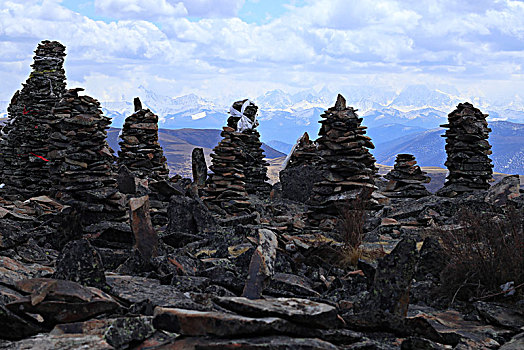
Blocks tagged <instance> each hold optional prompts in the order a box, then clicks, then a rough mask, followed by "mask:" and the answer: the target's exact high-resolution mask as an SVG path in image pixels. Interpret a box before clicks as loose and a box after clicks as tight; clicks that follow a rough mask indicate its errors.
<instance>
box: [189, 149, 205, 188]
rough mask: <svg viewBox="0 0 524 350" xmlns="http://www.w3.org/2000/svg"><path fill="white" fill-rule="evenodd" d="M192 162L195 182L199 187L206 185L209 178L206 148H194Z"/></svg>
mask: <svg viewBox="0 0 524 350" xmlns="http://www.w3.org/2000/svg"><path fill="white" fill-rule="evenodd" d="M191 164H192V168H193V182H194V183H196V185H197V186H198V187H199V188H202V187H204V186H205V185H206V180H207V164H206V158H205V157H204V149H202V148H193V152H192V153H191Z"/></svg>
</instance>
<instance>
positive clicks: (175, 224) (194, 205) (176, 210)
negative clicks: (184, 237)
mask: <svg viewBox="0 0 524 350" xmlns="http://www.w3.org/2000/svg"><path fill="white" fill-rule="evenodd" d="M167 213H168V217H169V224H168V226H167V229H166V233H167V234H174V233H177V232H181V233H184V234H187V233H189V234H194V235H196V234H202V233H208V232H211V231H212V230H213V229H214V228H215V226H216V222H215V219H214V218H213V216H212V215H211V213H210V212H209V210H208V209H207V208H206V206H205V205H204V204H203V203H202V202H201V201H200V200H197V199H192V198H189V197H183V196H173V197H172V198H171V201H170V202H169V207H168V209H167Z"/></svg>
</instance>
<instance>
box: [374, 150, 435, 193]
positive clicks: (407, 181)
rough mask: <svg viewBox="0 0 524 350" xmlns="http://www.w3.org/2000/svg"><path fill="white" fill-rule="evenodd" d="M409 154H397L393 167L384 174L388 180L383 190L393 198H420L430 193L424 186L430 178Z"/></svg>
mask: <svg viewBox="0 0 524 350" xmlns="http://www.w3.org/2000/svg"><path fill="white" fill-rule="evenodd" d="M416 163H417V161H416V160H415V157H414V156H413V155H411V154H398V155H397V158H396V160H395V165H394V167H393V169H392V170H391V171H390V172H389V173H387V174H386V176H384V177H385V178H386V179H388V180H389V182H388V184H387V185H386V189H385V191H384V192H383V193H384V194H385V195H386V196H388V197H393V198H420V197H425V196H429V195H430V194H431V193H430V192H429V191H428V190H427V189H426V187H424V185H423V184H424V183H429V182H430V181H431V178H430V177H429V176H426V173H425V172H423V171H422V170H421V169H420V167H419V166H418V165H415V164H416Z"/></svg>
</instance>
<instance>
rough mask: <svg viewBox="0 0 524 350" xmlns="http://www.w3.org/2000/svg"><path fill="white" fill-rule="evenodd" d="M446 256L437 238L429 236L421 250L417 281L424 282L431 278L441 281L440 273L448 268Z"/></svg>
mask: <svg viewBox="0 0 524 350" xmlns="http://www.w3.org/2000/svg"><path fill="white" fill-rule="evenodd" d="M446 263H447V261H446V255H445V254H444V250H443V249H442V247H441V246H440V243H439V241H438V239H437V238H435V237H433V236H429V237H427V238H426V239H424V243H423V244H422V248H421V249H420V259H419V261H418V263H417V268H416V272H415V276H414V277H415V279H416V280H417V281H423V280H425V279H427V278H428V275H429V277H431V278H433V279H435V280H439V279H440V273H441V272H442V270H444V268H445V267H446Z"/></svg>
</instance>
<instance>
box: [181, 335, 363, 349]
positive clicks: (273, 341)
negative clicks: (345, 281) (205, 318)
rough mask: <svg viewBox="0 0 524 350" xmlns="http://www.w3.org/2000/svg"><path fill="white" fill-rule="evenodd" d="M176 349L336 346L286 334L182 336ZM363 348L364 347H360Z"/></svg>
mask: <svg viewBox="0 0 524 350" xmlns="http://www.w3.org/2000/svg"><path fill="white" fill-rule="evenodd" d="M173 347H174V348H176V349H208V350H222V349H252V350H258V349H261V350H264V349H267V350H269V349H279V350H280V349H282V350H284V349H290V350H291V349H295V350H335V349H337V347H336V346H335V345H333V344H330V343H328V342H326V341H323V340H320V339H316V338H291V337H286V336H266V337H254V338H245V339H220V338H209V337H208V338H191V337H189V338H184V339H180V340H176V341H175V342H174V343H173ZM362 349H364V348H362Z"/></svg>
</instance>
